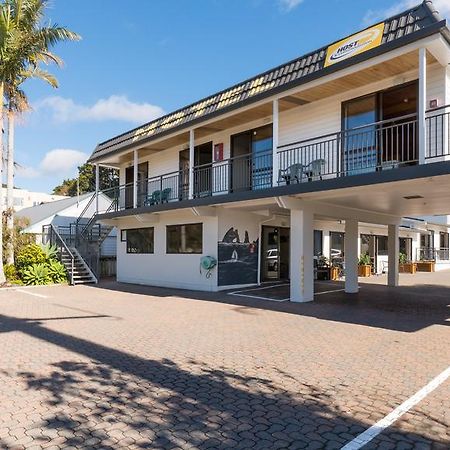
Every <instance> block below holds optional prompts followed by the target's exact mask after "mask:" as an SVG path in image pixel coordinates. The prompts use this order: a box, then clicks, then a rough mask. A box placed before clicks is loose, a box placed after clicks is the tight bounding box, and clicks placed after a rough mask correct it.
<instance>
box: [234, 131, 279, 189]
mask: <svg viewBox="0 0 450 450" xmlns="http://www.w3.org/2000/svg"><path fill="white" fill-rule="evenodd" d="M272 146H273V139H272V125H267V126H264V127H260V128H256V129H254V130H248V131H245V132H243V133H239V134H235V135H234V136H231V157H232V161H231V171H230V175H231V184H230V185H231V188H232V191H233V192H237V191H242V190H251V189H263V188H267V187H270V186H272Z"/></svg>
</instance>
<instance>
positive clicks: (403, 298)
mask: <svg viewBox="0 0 450 450" xmlns="http://www.w3.org/2000/svg"><path fill="white" fill-rule="evenodd" d="M342 286H343V285H342V283H340V282H338V283H330V287H331V288H330V289H329V290H335V292H330V293H327V294H321V295H317V296H316V297H315V300H314V302H310V303H293V302H274V301H270V300H267V301H266V300H262V299H254V298H247V297H237V296H232V295H228V292H227V291H225V292H201V291H188V290H182V289H169V288H159V287H152V286H141V285H135V284H126V283H118V282H115V281H105V282H101V283H99V284H98V285H95V286H92V287H91V289H106V290H111V291H117V292H125V293H132V294H139V295H145V296H154V297H179V298H183V299H186V300H194V301H198V300H199V301H212V302H219V303H225V304H228V305H235V306H236V307H237V308H236V309H235V311H236V312H239V313H245V312H246V309H248V310H251V309H256V310H258V309H259V310H268V311H278V312H283V313H287V314H296V315H301V316H306V317H315V318H317V319H322V320H329V321H334V322H343V323H352V324H357V325H365V326H369V327H375V328H383V329H389V330H395V331H402V332H408V333H411V332H416V331H418V330H421V329H424V328H427V327H429V326H432V325H443V326H448V325H449V324H450V322H449V320H448V319H449V317H450V308H449V304H450V287H446V286H441V285H432V284H427V285H425V284H423V285H418V286H401V287H395V288H393V287H388V286H383V285H378V284H361V289H360V292H359V293H358V294H346V293H345V292H342V291H339V289H340V288H342ZM283 289H285V288H283ZM324 290H328V288H327V284H322V285H321V286H320V287H319V288H318V289H316V292H323V291H324ZM234 291H235V290H233V291H231V292H234ZM280 295H281V296H283V295H285V292H284V291H283V292H282V293H281V294H280ZM149 300H151V299H149Z"/></svg>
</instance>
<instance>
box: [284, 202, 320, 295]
mask: <svg viewBox="0 0 450 450" xmlns="http://www.w3.org/2000/svg"><path fill="white" fill-rule="evenodd" d="M290 272H291V274H290V275H291V276H290V278H291V288H290V289H291V291H290V293H291V301H292V302H298V303H304V302H311V301H313V300H314V215H313V213H312V212H311V211H308V210H301V209H291V236H290Z"/></svg>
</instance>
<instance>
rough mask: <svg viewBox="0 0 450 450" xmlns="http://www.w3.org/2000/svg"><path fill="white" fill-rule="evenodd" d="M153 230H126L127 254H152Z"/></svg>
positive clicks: (153, 248) (153, 247)
mask: <svg viewBox="0 0 450 450" xmlns="http://www.w3.org/2000/svg"><path fill="white" fill-rule="evenodd" d="M154 241H155V229H154V228H153V227H151V228H134V229H131V230H126V242H127V253H154V251H155V242H154Z"/></svg>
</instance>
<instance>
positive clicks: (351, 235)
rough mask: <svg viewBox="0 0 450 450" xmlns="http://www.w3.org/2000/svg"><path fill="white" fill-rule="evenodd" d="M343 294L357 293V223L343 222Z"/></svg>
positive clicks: (353, 221) (349, 220)
mask: <svg viewBox="0 0 450 450" xmlns="http://www.w3.org/2000/svg"><path fill="white" fill-rule="evenodd" d="M344 240H345V242H344V247H345V292H346V293H347V294H356V293H357V292H358V221H357V220H356V219H346V220H345V238H344Z"/></svg>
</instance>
